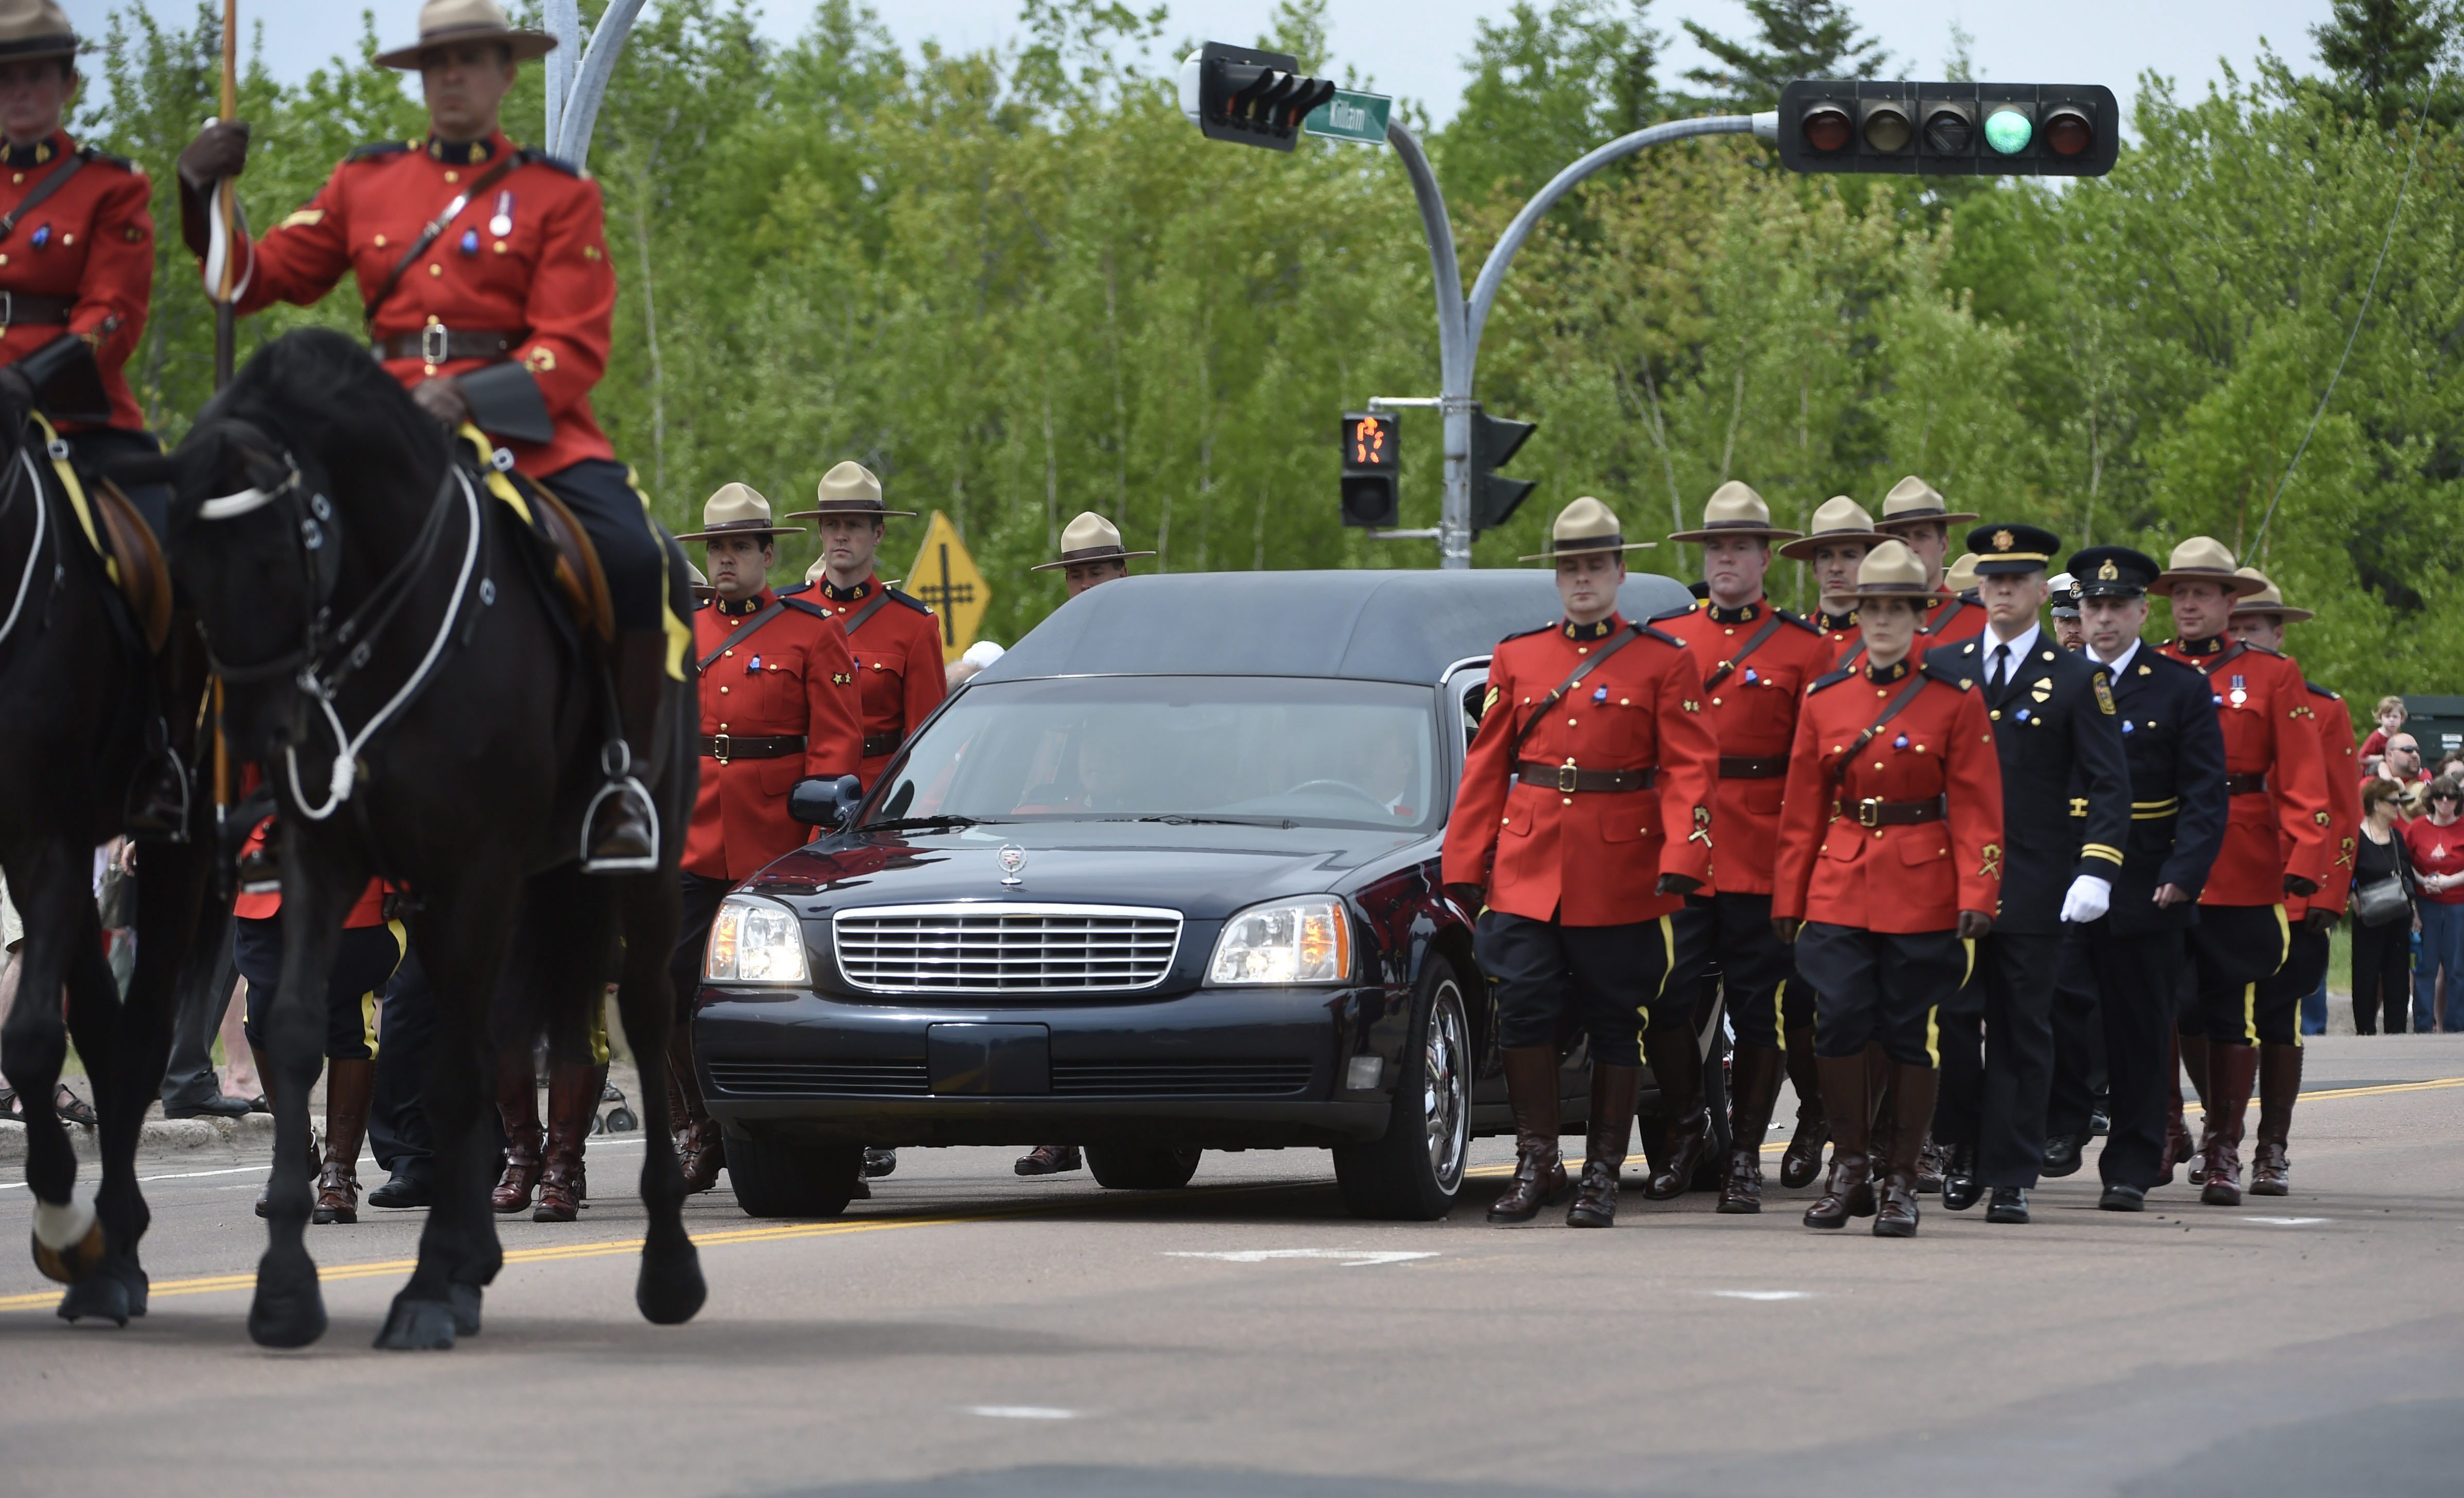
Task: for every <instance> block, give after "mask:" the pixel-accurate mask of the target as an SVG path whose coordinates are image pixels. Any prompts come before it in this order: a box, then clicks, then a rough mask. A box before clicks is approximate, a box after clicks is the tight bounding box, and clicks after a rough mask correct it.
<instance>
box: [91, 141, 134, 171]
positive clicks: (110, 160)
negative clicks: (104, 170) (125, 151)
mask: <svg viewBox="0 0 2464 1498" xmlns="http://www.w3.org/2000/svg"><path fill="white" fill-rule="evenodd" d="M77 154H78V155H79V156H81V157H83V158H85V159H86V160H87V161H89V162H100V163H102V164H103V165H106V166H117V167H119V168H120V169H121V171H135V170H136V169H137V164H136V163H135V162H132V161H130V160H129V159H128V158H127V157H125V156H114V155H112V154H111V153H110V152H109V151H106V150H104V149H103V148H102V147H101V146H99V145H80V146H78V147H77Z"/></svg>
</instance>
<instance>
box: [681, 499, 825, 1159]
mask: <svg viewBox="0 0 2464 1498" xmlns="http://www.w3.org/2000/svg"><path fill="white" fill-rule="evenodd" d="M801 535H803V527H801V526H793V525H784V526H782V525H774V524H772V523H771V520H770V501H769V500H767V499H764V498H763V497H761V496H759V494H756V493H755V492H754V491H753V490H751V489H749V488H747V487H745V486H744V485H742V484H728V485H725V486H723V487H721V488H720V489H719V491H718V492H717V493H716V494H714V495H712V496H710V499H709V501H708V502H707V503H706V504H704V505H703V506H702V528H701V529H700V530H698V531H693V532H690V533H688V534H687V535H685V536H682V537H679V538H678V540H685V541H695V540H698V541H700V542H702V543H703V549H704V551H705V553H706V560H707V561H708V562H709V565H710V586H711V592H712V598H711V601H710V603H708V604H707V605H704V606H701V607H700V608H697V609H695V610H694V611H693V658H694V661H695V662H696V668H695V669H696V672H697V674H698V675H699V677H700V680H701V727H700V734H701V784H700V789H699V790H698V791H697V792H696V793H695V795H694V798H693V828H692V830H691V831H690V832H689V833H687V834H686V837H685V856H684V868H683V874H682V878H683V882H684V916H683V920H682V922H681V923H680V924H679V925H678V927H677V939H676V953H675V958H674V960H673V961H672V963H671V967H670V976H671V978H673V980H674V981H675V989H676V1001H677V1003H678V1005H679V1007H680V1012H681V1014H682V1016H683V1018H684V1021H685V1023H682V1024H677V1025H676V1026H675V1028H674V1029H673V1030H671V1031H670V1032H669V1033H670V1037H671V1038H670V1040H669V1042H668V1062H669V1066H668V1078H669V1081H668V1086H669V1102H670V1104H671V1107H672V1109H673V1112H674V1113H675V1117H676V1131H677V1142H676V1153H677V1156H678V1157H680V1158H681V1160H682V1161H683V1164H684V1171H685V1186H686V1189H687V1190H690V1191H708V1190H709V1189H710V1188H711V1187H712V1186H713V1185H714V1184H715V1183H716V1181H717V1179H718V1168H719V1166H720V1165H721V1164H722V1163H724V1158H723V1154H722V1146H721V1143H720V1140H719V1133H718V1126H717V1124H716V1122H715V1121H714V1120H713V1119H712V1118H711V1116H710V1112H709V1110H708V1109H706V1108H705V1107H703V1105H702V1095H701V1079H700V1076H699V1074H698V1073H697V1072H696V1071H695V1070H694V1069H693V1049H692V1034H693V1026H692V1024H691V1018H692V1013H693V994H694V992H695V991H696V990H697V989H699V988H700V986H701V965H702V957H703V953H704V950H705V949H706V948H707V947H708V946H709V943H710V928H711V922H712V921H713V919H714V918H715V916H716V915H717V914H718V906H719V901H720V900H722V899H724V898H725V897H726V894H727V892H728V891H729V890H731V889H734V888H735V887H736V885H737V881H739V880H742V879H745V878H747V877H749V876H751V875H752V874H753V873H754V872H756V871H757V870H759V869H761V868H762V867H763V866H764V865H766V864H769V863H771V862H773V861H774V860H776V859H778V858H780V857H781V855H783V854H786V853H789V852H792V851H794V850H795V849H796V848H801V847H803V845H804V844H805V843H806V842H808V841H810V840H811V838H812V835H813V829H812V828H811V827H808V826H804V825H803V823H801V822H798V821H797V820H796V819H795V818H794V817H792V816H789V815H788V813H787V798H788V796H789V795H790V794H791V793H792V792H793V791H794V790H795V788H796V787H797V786H798V785H799V784H801V783H803V782H806V781H811V780H825V781H834V780H836V779H838V778H839V777H840V776H842V775H853V774H854V773H856V765H857V764H858V763H859V762H860V761H861V760H862V758H863V739H864V716H863V703H862V699H861V696H860V694H859V692H858V689H857V685H856V670H855V658H854V656H853V655H851V654H850V653H849V652H848V650H847V636H846V635H845V634H843V633H842V632H841V631H840V628H839V626H838V623H837V621H836V620H835V619H833V618H832V617H831V616H830V615H829V614H828V613H827V612H825V610H824V609H823V608H822V607H821V606H819V605H816V604H812V603H808V602H806V601H805V600H803V599H801V598H782V597H781V596H780V595H778V594H776V593H774V592H772V591H771V590H770V586H769V584H768V582H767V581H766V580H767V578H768V577H769V574H770V567H771V565H772V563H773V562H775V561H776V560H777V553H776V551H775V549H774V547H775V539H776V538H778V537H781V536H801Z"/></svg>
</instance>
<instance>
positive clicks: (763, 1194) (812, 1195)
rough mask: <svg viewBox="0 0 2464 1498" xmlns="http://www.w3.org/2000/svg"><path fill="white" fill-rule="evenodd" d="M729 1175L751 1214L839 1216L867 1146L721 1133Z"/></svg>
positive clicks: (738, 1197)
mask: <svg viewBox="0 0 2464 1498" xmlns="http://www.w3.org/2000/svg"><path fill="white" fill-rule="evenodd" d="M722 1142H723V1143H724V1145H725V1146H726V1149H727V1178H728V1180H729V1181H730V1183H732V1184H733V1185H734V1186H735V1188H736V1204H737V1206H740V1207H742V1208H743V1209H744V1211H745V1215H746V1216H748V1217H836V1216H838V1215H839V1214H840V1213H842V1212H844V1211H846V1210H847V1202H848V1201H851V1200H852V1199H853V1198H854V1196H855V1191H856V1183H857V1181H858V1180H859V1179H860V1177H859V1175H858V1173H859V1172H860V1171H862V1170H863V1168H864V1146H862V1145H860V1144H835V1143H823V1142H816V1141H813V1140H809V1139H753V1138H743V1139H739V1138H737V1137H736V1136H735V1135H722Z"/></svg>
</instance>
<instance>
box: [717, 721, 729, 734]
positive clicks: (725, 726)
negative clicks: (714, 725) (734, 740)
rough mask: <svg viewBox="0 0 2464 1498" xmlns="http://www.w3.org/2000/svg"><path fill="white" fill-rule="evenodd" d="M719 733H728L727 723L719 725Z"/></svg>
mask: <svg viewBox="0 0 2464 1498" xmlns="http://www.w3.org/2000/svg"><path fill="white" fill-rule="evenodd" d="M718 731H719V732H720V733H722V734H723V733H726V732H727V725H726V724H725V723H721V724H719V725H718Z"/></svg>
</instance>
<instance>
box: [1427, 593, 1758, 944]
mask: <svg viewBox="0 0 2464 1498" xmlns="http://www.w3.org/2000/svg"><path fill="white" fill-rule="evenodd" d="M1627 628H1631V627H1629V626H1628V625H1627V624H1626V622H1625V621H1624V620H1623V619H1622V618H1619V617H1618V616H1617V615H1615V614H1612V615H1610V616H1609V617H1608V618H1607V619H1605V620H1603V621H1601V622H1600V623H1598V624H1596V625H1592V626H1588V627H1587V626H1581V625H1573V624H1566V623H1563V622H1560V623H1558V624H1555V625H1551V626H1548V627H1546V628H1540V629H1535V630H1533V631H1531V632H1529V633H1528V634H1518V635H1511V636H1509V637H1507V639H1505V640H1503V641H1501V642H1500V643H1499V644H1498V647H1497V651H1496V654H1495V655H1494V656H1492V657H1491V658H1490V661H1489V666H1488V691H1487V693H1486V694H1485V709H1484V711H1483V713H1482V715H1481V720H1480V732H1479V734H1478V735H1477V736H1475V737H1474V738H1473V739H1472V745H1471V752H1470V753H1469V754H1468V755H1467V756H1466V757H1465V758H1464V761H1463V788H1462V789H1461V790H1460V791H1458V792H1457V793H1456V795H1455V806H1454V813H1453V815H1452V816H1451V817H1450V818H1449V819H1448V820H1447V823H1446V840H1445V854H1444V866H1443V867H1444V875H1443V877H1444V880H1445V882H1446V883H1448V884H1477V885H1485V886H1486V887H1487V891H1488V904H1489V906H1490V908H1492V909H1494V910H1499V911H1503V912H1505V913H1507V914H1509V915H1523V916H1528V917H1529V918H1530V919H1533V920H1554V921H1556V922H1558V923H1559V924H1560V925H1566V926H1622V925H1630V924H1633V923H1635V922H1637V921H1646V920H1657V919H1658V918H1660V917H1661V916H1662V915H1665V914H1669V913H1670V912H1671V911H1674V910H1676V909H1677V907H1678V906H1679V905H1681V904H1683V899H1682V898H1681V897H1679V896H1677V895H1663V894H1659V893H1656V892H1655V889H1656V886H1657V885H1658V883H1659V880H1660V876H1661V874H1663V873H1673V874H1683V875H1685V876H1686V877H1688V878H1691V879H1694V880H1697V881H1700V882H1701V883H1703V884H1705V885H1708V884H1709V883H1710V881H1711V829H1712V806H1711V802H1712V793H1713V784H1712V782H1713V781H1714V780H1715V778H1716V777H1717V774H1718V765H1719V754H1720V746H1719V741H1718V740H1717V739H1716V738H1713V737H1712V734H1711V729H1710V725H1709V724H1708V723H1706V722H1705V720H1704V717H1703V680H1702V675H1701V673H1700V672H1697V671H1696V670H1695V668H1694V664H1693V657H1692V656H1690V655H1688V654H1686V652H1685V648H1684V647H1683V646H1682V645H1680V644H1678V642H1677V641H1675V640H1674V639H1671V638H1670V637H1669V636H1667V635H1665V634H1662V633H1661V632H1660V631H1659V630H1657V629H1648V628H1646V629H1642V630H1639V638H1637V639H1635V640H1634V641H1633V642H1632V643H1631V644H1629V645H1627V646H1625V647H1624V648H1623V649H1621V650H1618V651H1617V653H1616V654H1615V655H1614V656H1611V657H1610V658H1609V659H1608V660H1607V661H1605V662H1603V663H1602V664H1601V665H1600V666H1598V667H1597V668H1596V669H1595V670H1594V671H1593V672H1592V673H1591V674H1590V675H1588V676H1586V677H1584V678H1583V680H1582V682H1581V684H1580V685H1578V686H1577V687H1575V688H1574V690H1573V691H1572V692H1570V693H1568V694H1566V696H1565V698H1564V699H1563V700H1561V701H1559V702H1557V703H1556V704H1555V705H1554V706H1553V707H1551V709H1550V710H1549V713H1548V716H1546V717H1543V718H1541V719H1540V720H1539V721H1538V722H1537V723H1535V724H1533V726H1532V729H1531V732H1530V734H1529V737H1527V738H1524V739H1523V742H1522V745H1521V747H1520V748H1517V747H1516V746H1515V743H1514V739H1515V737H1516V735H1517V734H1518V733H1520V732H1521V730H1522V729H1523V727H1524V725H1525V723H1526V722H1527V721H1529V720H1530V719H1531V717H1532V716H1533V714H1534V713H1535V712H1536V711H1537V709H1538V708H1539V706H1540V705H1541V704H1542V703H1543V702H1545V701H1547V700H1548V697H1549V694H1551V693H1552V692H1554V691H1556V689H1557V686H1558V684H1559V683H1561V682H1563V681H1564V680H1565V679H1566V678H1567V677H1568V676H1570V675H1572V674H1573V672H1574V669H1575V668H1576V667H1577V666H1579V665H1581V664H1582V663H1583V661H1584V660H1585V659H1586V658H1587V657H1588V656H1589V655H1590V654H1591V652H1593V651H1594V650H1599V649H1601V648H1602V647H1603V646H1605V645H1607V644H1609V643H1611V642H1612V641H1613V640H1614V639H1615V637H1616V636H1617V634H1618V633H1619V632H1620V631H1623V630H1625V629H1627ZM1520 760H1529V761H1533V762H1537V763H1541V764H1546V765H1550V766H1552V767H1554V766H1567V767H1571V768H1573V769H1575V770H1644V769H1649V770H1652V771H1653V781H1652V783H1651V784H1649V785H1647V786H1641V787H1638V788H1636V789H1633V790H1626V791H1583V790H1576V791H1573V792H1561V791H1560V790H1559V789H1558V788H1557V786H1556V785H1555V784H1554V783H1530V782H1523V781H1521V780H1519V779H1517V778H1516V776H1515V772H1514V766H1515V764H1516V762H1517V761H1520ZM1492 864H1493V865H1494V868H1493V869H1492Z"/></svg>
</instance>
